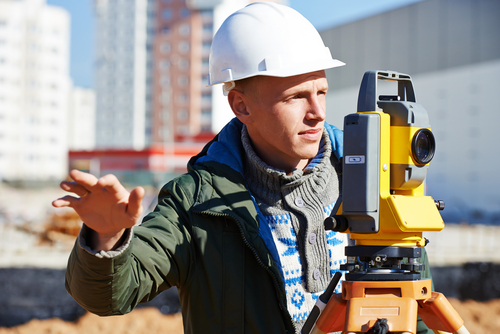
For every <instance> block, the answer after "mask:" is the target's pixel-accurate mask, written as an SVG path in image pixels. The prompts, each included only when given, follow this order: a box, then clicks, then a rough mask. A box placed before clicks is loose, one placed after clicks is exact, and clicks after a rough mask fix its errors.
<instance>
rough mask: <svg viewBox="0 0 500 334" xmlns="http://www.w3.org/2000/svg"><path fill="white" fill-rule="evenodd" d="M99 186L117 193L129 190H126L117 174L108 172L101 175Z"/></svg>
mask: <svg viewBox="0 0 500 334" xmlns="http://www.w3.org/2000/svg"><path fill="white" fill-rule="evenodd" d="M97 186H99V187H104V188H106V190H108V191H109V192H111V193H115V194H119V193H123V192H127V190H125V188H124V187H123V186H122V184H121V183H120V181H118V179H117V178H116V176H114V175H113V174H108V175H105V176H103V177H101V178H100V179H99V180H98V181H97Z"/></svg>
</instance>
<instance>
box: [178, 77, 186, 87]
mask: <svg viewBox="0 0 500 334" xmlns="http://www.w3.org/2000/svg"><path fill="white" fill-rule="evenodd" d="M177 84H178V85H179V86H181V87H186V86H187V85H188V84H189V78H188V76H187V75H181V76H179V78H178V79H177Z"/></svg>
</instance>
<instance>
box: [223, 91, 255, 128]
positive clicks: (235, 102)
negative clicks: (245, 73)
mask: <svg viewBox="0 0 500 334" xmlns="http://www.w3.org/2000/svg"><path fill="white" fill-rule="evenodd" d="M227 100H228V101H229V105H230V106H231V109H232V110H233V113H234V115H235V116H236V117H237V118H238V119H239V120H240V121H241V122H242V123H244V124H247V123H248V122H249V121H250V112H249V106H248V103H247V96H246V95H245V93H243V92H240V91H239V90H236V89H232V90H230V91H229V93H228V95H227Z"/></svg>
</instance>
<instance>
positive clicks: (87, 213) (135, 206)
mask: <svg viewBox="0 0 500 334" xmlns="http://www.w3.org/2000/svg"><path fill="white" fill-rule="evenodd" d="M70 176H71V178H72V179H73V180H74V181H71V182H70V181H63V182H62V183H61V188H62V189H63V190H65V191H68V192H72V193H75V194H76V195H78V196H79V197H74V196H70V195H67V196H64V197H62V198H59V199H57V200H55V201H53V202H52V205H53V206H54V207H71V208H73V209H74V210H75V211H76V212H77V213H78V215H79V216H80V218H81V219H82V221H83V222H84V223H85V225H87V227H89V228H91V229H92V230H94V231H95V232H97V234H98V238H99V239H101V240H108V239H109V240H115V241H116V239H117V238H118V239H119V238H120V237H121V235H122V234H123V231H124V230H125V229H126V228H130V227H132V226H134V225H135V224H136V222H137V221H138V219H139V217H140V216H141V214H142V205H141V202H142V198H143V197H144V189H143V188H142V187H137V188H135V189H134V190H132V192H130V193H129V192H128V191H127V190H126V189H125V188H124V187H123V186H122V185H121V184H120V182H119V181H118V179H117V178H116V177H115V176H114V175H111V174H109V175H106V176H103V177H101V178H99V179H97V178H96V177H95V176H93V175H92V174H88V173H84V172H81V171H78V170H72V171H71V172H70Z"/></svg>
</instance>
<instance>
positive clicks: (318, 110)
mask: <svg viewBox="0 0 500 334" xmlns="http://www.w3.org/2000/svg"><path fill="white" fill-rule="evenodd" d="M306 117H307V118H308V119H311V120H313V119H314V120H317V121H319V122H322V121H324V120H325V118H326V106H325V97H324V96H318V95H314V96H312V97H311V98H310V101H309V111H308V112H307V114H306Z"/></svg>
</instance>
